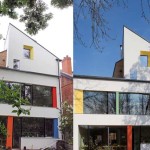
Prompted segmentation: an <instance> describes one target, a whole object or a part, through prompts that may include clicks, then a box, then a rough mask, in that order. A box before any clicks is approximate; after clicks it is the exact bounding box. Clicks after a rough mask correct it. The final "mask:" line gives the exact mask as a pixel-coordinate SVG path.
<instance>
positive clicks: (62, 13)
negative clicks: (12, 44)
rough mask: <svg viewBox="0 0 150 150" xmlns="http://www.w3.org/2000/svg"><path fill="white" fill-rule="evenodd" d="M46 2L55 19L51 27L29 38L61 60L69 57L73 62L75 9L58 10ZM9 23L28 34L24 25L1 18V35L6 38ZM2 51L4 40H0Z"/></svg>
mask: <svg viewBox="0 0 150 150" xmlns="http://www.w3.org/2000/svg"><path fill="white" fill-rule="evenodd" d="M44 1H45V2H46V3H47V4H48V7H49V10H48V11H50V12H51V13H53V18H52V19H51V20H50V21H49V22H48V24H49V26H48V27H47V28H46V29H45V30H41V31H39V33H38V34H37V35H36V36H31V35H29V36H30V37H31V38H33V39H34V40H36V41H37V42H38V43H39V44H41V45H42V46H44V47H45V48H46V49H48V50H49V51H50V52H52V53H53V54H55V55H56V56H57V57H59V58H60V59H63V58H64V57H65V56H66V55H68V56H70V57H71V58H72V61H73V7H68V8H65V9H58V8H54V7H52V6H50V0H44ZM19 12H20V11H19ZM9 23H12V24H13V25H14V26H16V27H17V28H19V29H20V30H21V31H23V32H24V33H26V31H24V29H25V26H24V23H20V22H19V21H18V20H13V19H10V18H8V17H0V33H1V34H2V35H3V37H4V38H5V37H6V34H7V30H8V25H9ZM26 34H27V33H26ZM2 50H4V40H0V51H2Z"/></svg>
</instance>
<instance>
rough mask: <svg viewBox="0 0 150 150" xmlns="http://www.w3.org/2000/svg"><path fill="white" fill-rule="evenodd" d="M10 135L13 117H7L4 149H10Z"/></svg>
mask: <svg viewBox="0 0 150 150" xmlns="http://www.w3.org/2000/svg"><path fill="white" fill-rule="evenodd" d="M12 134H13V117H12V116H8V119H7V139H6V147H11V148H12Z"/></svg>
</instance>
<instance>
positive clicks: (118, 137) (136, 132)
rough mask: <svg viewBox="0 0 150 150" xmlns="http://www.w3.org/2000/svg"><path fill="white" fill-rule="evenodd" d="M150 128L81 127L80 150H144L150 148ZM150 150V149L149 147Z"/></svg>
mask: <svg viewBox="0 0 150 150" xmlns="http://www.w3.org/2000/svg"><path fill="white" fill-rule="evenodd" d="M149 133H150V126H85V125H82V126H79V143H80V144H79V145H80V147H79V149H80V150H106V149H107V150H108V149H111V150H127V149H130V150H131V149H132V150H142V149H145V147H147V148H148V147H149V146H150V134H149ZM149 149H150V147H149Z"/></svg>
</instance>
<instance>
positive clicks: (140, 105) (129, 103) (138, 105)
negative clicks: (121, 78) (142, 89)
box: [119, 93, 150, 115]
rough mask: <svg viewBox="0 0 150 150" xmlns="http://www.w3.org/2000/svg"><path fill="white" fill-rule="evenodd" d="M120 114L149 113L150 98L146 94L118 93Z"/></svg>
mask: <svg viewBox="0 0 150 150" xmlns="http://www.w3.org/2000/svg"><path fill="white" fill-rule="evenodd" d="M119 98H120V104H119V106H120V108H119V109H120V114H132V115H147V114H150V99H149V95H146V94H134V93H132V94H131V93H120V97H119Z"/></svg>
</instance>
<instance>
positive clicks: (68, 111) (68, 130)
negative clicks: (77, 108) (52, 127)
mask: <svg viewBox="0 0 150 150" xmlns="http://www.w3.org/2000/svg"><path fill="white" fill-rule="evenodd" d="M59 129H60V131H61V132H62V134H63V137H64V140H65V141H67V142H68V143H72V136H73V107H72V105H70V104H68V102H67V101H65V102H63V103H62V106H61V110H60V126H59Z"/></svg>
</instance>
